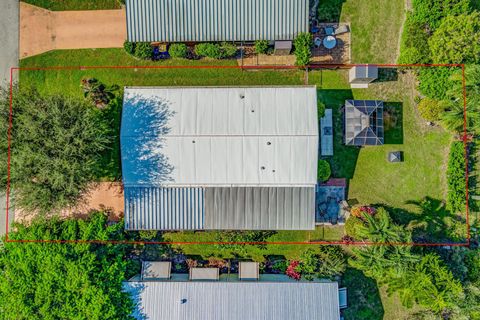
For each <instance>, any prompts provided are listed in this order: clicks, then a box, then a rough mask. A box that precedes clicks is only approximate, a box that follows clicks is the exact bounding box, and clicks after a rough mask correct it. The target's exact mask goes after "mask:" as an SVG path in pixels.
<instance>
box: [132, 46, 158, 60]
mask: <svg viewBox="0 0 480 320" xmlns="http://www.w3.org/2000/svg"><path fill="white" fill-rule="evenodd" d="M152 55H153V48H152V46H151V44H150V42H137V43H136V44H135V52H134V56H135V57H137V58H139V59H144V60H148V59H151V58H152Z"/></svg>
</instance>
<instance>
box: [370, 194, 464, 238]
mask: <svg viewBox="0 0 480 320" xmlns="http://www.w3.org/2000/svg"><path fill="white" fill-rule="evenodd" d="M406 204H408V205H412V206H413V207H415V208H416V209H418V213H417V212H412V211H408V210H405V209H401V208H394V207H390V206H387V205H385V204H376V205H375V206H383V207H384V208H385V209H387V211H388V212H389V213H390V215H391V217H392V219H393V220H394V221H395V222H396V223H399V224H402V225H404V226H405V227H406V228H408V229H410V230H412V233H413V240H414V242H419V243H426V242H429V243H431V242H439V243H443V242H445V243H448V242H465V241H466V240H467V239H466V236H467V225H466V221H465V219H463V218H462V217H460V216H458V215H455V214H452V213H451V212H450V211H448V210H447V209H446V208H445V203H444V201H442V200H439V199H433V198H431V197H425V198H424V199H421V200H409V201H407V202H406Z"/></svg>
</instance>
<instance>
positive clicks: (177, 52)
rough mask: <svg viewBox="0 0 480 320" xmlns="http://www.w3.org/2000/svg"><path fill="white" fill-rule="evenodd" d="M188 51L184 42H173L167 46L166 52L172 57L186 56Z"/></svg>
mask: <svg viewBox="0 0 480 320" xmlns="http://www.w3.org/2000/svg"><path fill="white" fill-rule="evenodd" d="M187 53H188V48H187V45H186V44H184V43H173V44H171V45H170V47H169V48H168V54H169V55H170V57H172V58H186V57H187Z"/></svg>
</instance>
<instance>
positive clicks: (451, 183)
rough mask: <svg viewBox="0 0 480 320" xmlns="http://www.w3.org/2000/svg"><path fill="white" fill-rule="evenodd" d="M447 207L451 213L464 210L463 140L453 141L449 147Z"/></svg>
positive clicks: (464, 172) (464, 165)
mask: <svg viewBox="0 0 480 320" xmlns="http://www.w3.org/2000/svg"><path fill="white" fill-rule="evenodd" d="M447 185H448V192H447V209H448V210H449V211H450V212H452V213H457V212H464V210H466V208H465V207H466V198H467V195H466V164H465V147H464V145H463V142H459V141H455V142H453V143H452V145H451V147H450V155H449V159H448V167H447Z"/></svg>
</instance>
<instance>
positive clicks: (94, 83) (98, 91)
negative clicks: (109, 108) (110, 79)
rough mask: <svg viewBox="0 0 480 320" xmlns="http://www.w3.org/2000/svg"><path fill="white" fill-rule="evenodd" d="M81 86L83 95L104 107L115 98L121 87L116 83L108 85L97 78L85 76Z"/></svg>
mask: <svg viewBox="0 0 480 320" xmlns="http://www.w3.org/2000/svg"><path fill="white" fill-rule="evenodd" d="M81 87H82V90H83V96H84V97H85V98H86V99H88V100H90V101H91V102H92V103H93V105H95V106H97V107H99V108H104V107H105V106H106V105H108V104H109V103H110V101H111V100H112V99H114V98H115V93H116V92H118V90H119V89H120V87H119V86H118V85H116V84H115V85H111V86H106V85H105V84H103V83H102V82H100V81H98V80H97V79H95V78H83V79H82V81H81Z"/></svg>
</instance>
